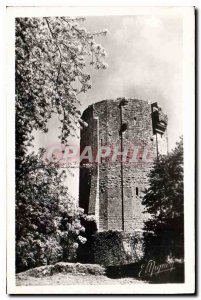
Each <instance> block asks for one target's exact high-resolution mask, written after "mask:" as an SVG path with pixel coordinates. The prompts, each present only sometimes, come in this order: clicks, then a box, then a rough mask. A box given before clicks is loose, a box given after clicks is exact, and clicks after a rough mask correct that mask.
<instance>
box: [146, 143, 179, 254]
mask: <svg viewBox="0 0 201 300" xmlns="http://www.w3.org/2000/svg"><path fill="white" fill-rule="evenodd" d="M149 184H150V186H149V188H148V190H147V191H146V194H145V196H144V198H143V201H142V203H143V204H144V205H145V207H146V212H148V213H150V215H151V218H150V219H149V220H148V221H147V222H146V225H145V229H146V231H147V232H148V234H146V239H147V243H148V244H149V246H148V250H149V251H150V250H151V253H153V252H154V251H155V254H154V255H155V256H158V255H159V253H160V255H163V256H165V255H166V256H168V255H173V256H177V257H182V256H183V241H184V207H183V140H182V138H181V139H180V142H178V143H177V145H176V148H175V149H174V150H173V151H172V152H171V153H169V154H168V155H164V156H159V158H158V159H157V160H156V161H155V163H154V167H153V169H152V170H151V172H150V174H149ZM151 233H153V234H151ZM154 245H155V246H154Z"/></svg>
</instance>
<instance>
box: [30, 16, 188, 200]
mask: <svg viewBox="0 0 201 300" xmlns="http://www.w3.org/2000/svg"><path fill="white" fill-rule="evenodd" d="M82 25H83V27H85V28H86V29H87V30H89V31H90V32H99V31H101V30H103V29H108V30H109V34H108V35H107V36H106V37H99V38H97V39H96V42H97V43H100V44H101V45H102V46H103V47H104V48H105V50H106V52H107V54H108V57H107V58H106V62H107V64H108V65H109V67H108V69H106V70H95V69H93V67H90V68H88V71H89V73H90V75H91V84H92V89H91V90H89V91H88V92H87V93H86V94H82V95H81V96H80V98H79V99H80V101H81V103H82V107H81V111H83V110H84V109H86V108H87V107H88V106H89V105H90V104H92V103H95V102H98V101H101V100H104V99H115V98H118V97H130V98H135V99H142V100H146V101H150V102H158V104H159V106H161V108H162V110H163V111H164V112H165V113H166V114H167V115H168V127H167V130H168V143H169V150H171V149H173V148H174V147H175V143H176V142H177V141H178V140H179V137H180V136H181V135H182V133H183V129H182V127H183V125H182V119H183V118H182V115H183V109H182V19H179V18H178V17H177V18H176V17H170V16H167V15H166V16H143V15H140V16H108V17H87V19H86V21H85V22H84V23H83V24H82ZM57 125H58V124H57V121H56V119H55V118H54V119H51V120H50V121H49V132H48V133H47V134H45V135H44V134H42V133H37V134H36V135H35V143H34V144H35V147H36V148H37V147H44V148H46V149H47V148H49V147H50V146H51V145H56V144H60V142H59V139H58V136H59V130H58V126H57ZM73 142H74V141H73ZM77 143H79V141H78V142H77ZM76 172H77V173H76ZM78 175H79V172H78V171H75V177H74V178H71V179H69V182H68V186H69V188H70V190H71V187H73V189H72V190H73V192H72V193H73V194H74V195H77V193H78V188H76V189H75V186H78V179H79V176H78Z"/></svg>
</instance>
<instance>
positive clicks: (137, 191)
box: [136, 187, 139, 196]
mask: <svg viewBox="0 0 201 300" xmlns="http://www.w3.org/2000/svg"><path fill="white" fill-rule="evenodd" d="M138 193H139V190H138V187H136V196H138Z"/></svg>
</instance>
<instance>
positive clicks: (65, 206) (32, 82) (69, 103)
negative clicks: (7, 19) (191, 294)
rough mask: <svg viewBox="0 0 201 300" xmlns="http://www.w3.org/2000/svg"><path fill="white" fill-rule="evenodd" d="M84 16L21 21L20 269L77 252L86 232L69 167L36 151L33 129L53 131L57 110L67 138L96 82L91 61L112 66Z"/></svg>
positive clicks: (62, 137) (18, 107)
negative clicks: (81, 98)
mask: <svg viewBox="0 0 201 300" xmlns="http://www.w3.org/2000/svg"><path fill="white" fill-rule="evenodd" d="M81 21H84V18H68V17H58V18H57V17H56V18H49V17H47V18H17V19H16V48H15V49H16V52H15V54H16V68H15V70H16V74H15V75H16V77H15V78H16V79H15V90H16V268H17V271H22V270H25V269H27V268H31V267H35V266H39V265H44V264H49V263H53V262H56V261H59V260H60V259H64V260H69V259H71V260H72V259H74V258H75V252H76V249H77V247H78V245H79V243H84V242H85V238H84V237H82V236H81V233H82V232H83V231H84V228H83V226H82V225H81V224H80V218H85V219H86V216H84V215H83V211H82V210H81V209H79V208H78V207H77V206H76V205H75V199H73V198H72V196H70V194H69V193H68V189H67V187H66V186H65V184H64V180H65V176H66V174H65V172H61V170H59V166H58V165H56V164H55V163H54V162H48V161H44V160H43V154H44V151H43V150H40V151H39V152H38V153H37V154H34V153H31V154H30V151H29V149H30V146H31V142H32V140H33V133H32V132H33V130H41V131H43V132H44V133H45V132H47V131H48V128H47V121H48V119H50V118H51V117H52V115H53V114H56V115H57V116H58V117H59V120H60V124H61V127H60V128H61V135H60V140H61V143H62V144H64V145H65V144H67V140H68V137H69V135H70V134H72V132H73V130H74V131H75V129H76V128H77V127H78V126H79V118H80V111H79V110H78V109H77V106H78V105H79V104H80V102H79V100H78V95H79V94H80V93H83V92H84V93H85V92H86V91H87V90H88V89H89V88H91V85H90V75H89V74H88V73H87V72H86V67H87V66H88V65H89V64H91V65H92V66H94V67H95V68H97V69H100V68H102V69H105V68H106V67H107V65H106V64H105V63H104V61H103V59H104V57H105V56H106V53H105V50H104V49H103V48H102V47H101V46H100V45H99V44H96V42H95V40H94V38H95V36H98V35H105V34H106V31H102V32H99V33H89V32H88V31H87V30H86V29H85V28H83V27H81V26H80V24H79V23H78V22H81Z"/></svg>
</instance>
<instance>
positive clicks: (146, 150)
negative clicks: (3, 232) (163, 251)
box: [79, 98, 168, 233]
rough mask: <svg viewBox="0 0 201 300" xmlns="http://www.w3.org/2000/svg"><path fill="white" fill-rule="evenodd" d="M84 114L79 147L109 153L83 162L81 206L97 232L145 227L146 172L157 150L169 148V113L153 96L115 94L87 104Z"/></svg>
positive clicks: (81, 167) (80, 191) (162, 151)
mask: <svg viewBox="0 0 201 300" xmlns="http://www.w3.org/2000/svg"><path fill="white" fill-rule="evenodd" d="M82 120H83V121H85V122H86V123H87V124H88V126H87V127H85V128H83V129H82V130H81V142H80V147H81V151H82V150H83V149H84V148H85V147H86V146H91V148H92V150H93V151H92V152H93V154H94V153H96V154H97V153H98V151H99V149H100V148H101V147H103V146H107V147H109V149H110V151H111V153H110V156H108V157H105V158H104V157H100V160H99V162H93V163H90V162H89V163H88V162H87V161H82V162H81V165H80V187H79V189H80V190H79V195H80V196H79V197H80V198H79V205H80V207H82V208H84V209H85V213H87V214H89V215H95V216H96V219H97V226H98V231H99V232H101V231H107V230H119V231H124V232H128V233H129V232H132V231H135V230H141V229H143V222H144V220H145V219H146V214H143V205H142V204H141V200H142V196H143V191H144V190H145V187H147V182H148V179H147V174H148V172H149V170H150V168H151V166H152V163H153V160H154V159H155V158H156V157H157V155H159V154H166V153H167V149H168V141H167V130H166V128H167V115H165V114H164V113H163V112H162V110H161V108H160V107H159V106H158V104H157V102H155V103H152V104H150V103H148V102H147V101H143V100H137V99H128V98H117V99H116V100H103V101H100V102H97V103H95V104H93V105H90V106H89V107H88V108H87V109H86V110H85V111H84V112H83V115H82ZM114 149H116V150H114ZM117 149H118V153H116V156H117V159H116V160H115V161H112V159H111V157H112V155H114V153H112V152H114V151H117Z"/></svg>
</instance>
